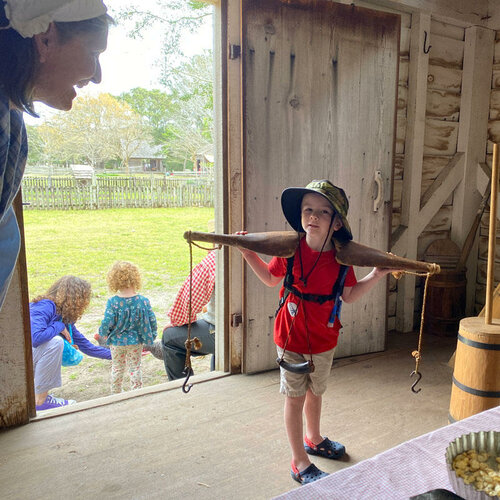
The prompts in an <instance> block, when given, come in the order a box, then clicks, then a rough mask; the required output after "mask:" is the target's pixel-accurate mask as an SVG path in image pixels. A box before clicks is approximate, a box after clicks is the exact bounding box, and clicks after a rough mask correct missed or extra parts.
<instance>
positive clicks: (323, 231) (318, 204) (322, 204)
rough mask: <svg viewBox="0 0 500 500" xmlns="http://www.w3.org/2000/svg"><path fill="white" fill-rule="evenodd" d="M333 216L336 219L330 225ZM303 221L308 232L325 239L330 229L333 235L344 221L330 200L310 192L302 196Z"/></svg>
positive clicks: (303, 225) (310, 234)
mask: <svg viewBox="0 0 500 500" xmlns="http://www.w3.org/2000/svg"><path fill="white" fill-rule="evenodd" d="M332 217H334V220H333V223H332V226H331V227H330V222H331V220H332ZM301 222H302V227H303V228H304V231H305V232H306V234H308V235H309V236H316V237H318V238H321V239H323V240H324V239H326V237H327V235H328V232H329V230H330V235H329V236H330V237H331V235H332V234H333V232H334V231H338V230H339V229H340V228H341V227H342V221H341V219H340V217H339V216H338V215H337V214H336V213H335V210H334V209H333V207H332V205H331V204H330V202H329V201H328V200H327V199H326V198H325V197H324V196H321V195H320V194H316V193H308V194H306V195H305V196H304V198H302V207H301Z"/></svg>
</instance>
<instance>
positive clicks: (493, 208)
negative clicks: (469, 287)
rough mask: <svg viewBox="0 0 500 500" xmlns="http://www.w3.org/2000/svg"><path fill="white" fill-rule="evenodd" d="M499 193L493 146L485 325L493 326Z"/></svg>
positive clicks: (496, 146)
mask: <svg viewBox="0 0 500 500" xmlns="http://www.w3.org/2000/svg"><path fill="white" fill-rule="evenodd" d="M497 193H498V144H496V143H495V144H493V164H492V171H491V196H490V232H489V240H488V273H487V276H486V314H485V323H486V324H487V325H491V312H492V308H493V284H494V282H495V246H496V245H495V243H496V236H497Z"/></svg>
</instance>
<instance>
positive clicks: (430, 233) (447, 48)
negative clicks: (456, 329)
mask: <svg viewBox="0 0 500 500" xmlns="http://www.w3.org/2000/svg"><path fill="white" fill-rule="evenodd" d="M401 16H402V18H401V46H400V66H399V85H398V114H397V132H396V134H397V135H396V155H395V169H394V192H393V218H392V230H393V231H395V230H396V229H397V228H398V227H399V225H400V216H401V206H402V198H403V196H404V193H403V192H402V188H403V176H404V163H405V162H404V160H405V151H406V149H405V146H406V130H407V112H408V108H407V106H408V101H407V98H408V75H409V64H410V50H409V49H410V33H411V21H412V18H411V15H410V14H406V13H402V14H401ZM464 37H465V34H464V28H462V27H459V26H453V25H451V24H447V23H444V22H440V21H437V20H435V19H431V27H430V34H429V36H428V37H427V46H428V45H430V46H431V48H430V51H429V67H428V75H427V99H426V112H425V133H424V151H423V155H424V156H423V163H422V179H421V193H422V198H423V197H424V196H425V193H426V191H427V189H428V188H429V187H430V186H431V184H432V182H433V181H434V180H435V179H436V178H437V176H438V175H439V174H440V172H441V171H442V170H443V169H444V168H445V167H446V165H448V163H449V161H450V160H451V159H452V158H453V156H454V154H455V153H456V152H457V138H458V126H459V123H458V121H459V116H460V90H461V83H462V63H463V54H464ZM452 204H453V198H452V196H450V197H449V199H448V200H447V201H446V202H445V204H444V205H443V206H442V207H441V209H440V210H439V211H438V212H437V213H436V215H435V216H434V217H433V218H432V220H431V221H430V223H429V224H428V225H427V226H426V227H425V229H424V231H423V232H422V234H421V235H420V236H419V238H418V249H417V258H418V259H419V260H423V258H424V253H425V250H426V248H427V247H428V245H429V244H430V243H431V242H432V241H434V240H435V239H439V238H446V237H449V234H450V229H451V215H452V214H451V211H452ZM397 285H398V283H397V282H396V281H395V280H394V279H393V278H391V285H390V293H389V308H388V316H389V321H388V328H389V330H390V329H394V328H395V326H396V298H397ZM416 285H417V288H418V287H419V286H420V281H419V280H417V281H416ZM419 297H420V293H419V292H418V290H417V292H416V294H415V298H416V300H415V323H417V321H418V319H419V318H420V313H419V311H420V308H421V301H420V300H419Z"/></svg>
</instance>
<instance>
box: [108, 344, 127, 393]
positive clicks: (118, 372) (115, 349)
mask: <svg viewBox="0 0 500 500" xmlns="http://www.w3.org/2000/svg"><path fill="white" fill-rule="evenodd" d="M123 347H125V346H118V345H110V346H109V348H110V350H111V393H112V394H117V393H120V392H122V384H123V374H124V373H125V365H126V356H127V351H126V350H125V349H123Z"/></svg>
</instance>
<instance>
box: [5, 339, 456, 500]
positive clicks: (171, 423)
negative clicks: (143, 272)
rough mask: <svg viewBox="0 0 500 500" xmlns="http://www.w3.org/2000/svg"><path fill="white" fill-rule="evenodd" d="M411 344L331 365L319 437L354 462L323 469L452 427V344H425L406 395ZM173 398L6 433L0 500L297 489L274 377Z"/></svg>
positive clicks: (207, 386)
mask: <svg viewBox="0 0 500 500" xmlns="http://www.w3.org/2000/svg"><path fill="white" fill-rule="evenodd" d="M416 342H417V334H411V335H401V334H400V335H397V336H396V335H391V336H390V337H389V343H388V350H387V351H386V352H384V353H377V354H371V355H365V356H357V357H353V358H346V359H341V360H338V361H335V362H334V366H333V369H332V374H331V380H330V383H329V388H328V391H327V393H326V395H325V397H324V403H323V420H322V422H323V426H322V427H323V433H324V434H325V435H328V436H329V437H330V438H335V439H336V440H338V441H341V442H342V443H344V444H345V445H346V448H347V451H348V453H349V456H348V457H346V459H345V460H343V461H332V460H326V459H322V458H317V459H316V460H315V463H316V464H317V465H318V466H319V467H320V468H321V469H323V470H326V471H328V472H334V471H336V470H339V469H340V468H343V467H348V466H349V465H352V464H354V463H357V462H359V461H360V460H363V459H365V458H369V457H371V456H373V455H375V454H377V453H379V452H381V451H384V450H386V449H388V448H390V447H393V446H395V445H397V444H399V443H401V442H403V441H406V440H408V439H410V438H413V437H415V436H418V435H420V434H423V433H426V432H428V431H431V430H433V429H436V428H438V427H441V426H443V425H446V424H447V416H448V407H449V398H450V391H451V376H452V370H451V369H450V368H449V367H448V365H447V362H448V360H449V358H450V355H451V354H452V352H453V350H454V348H455V344H456V341H455V340H453V339H446V338H439V337H428V338H426V339H425V341H424V345H423V359H422V362H421V372H422V374H423V378H422V381H421V383H420V387H421V388H422V391H421V392H420V393H419V394H413V393H412V392H411V391H410V385H411V382H412V379H410V377H409V374H410V372H411V371H412V370H413V369H414V361H413V358H412V357H411V351H412V350H413V349H414V348H415V347H416ZM195 381H196V378H195ZM169 387H171V385H169V384H163V386H162V387H157V388H156V390H157V391H158V392H154V393H151V394H148V393H147V391H145V392H146V393H145V394H143V395H140V396H138V397H134V398H130V399H123V398H121V399H122V400H114V401H113V402H112V403H111V404H107V403H108V402H109V400H107V399H106V398H105V399H104V401H101V403H100V404H101V405H102V406H98V407H94V408H89V409H87V408H88V407H89V406H91V405H90V404H89V403H88V402H87V403H80V404H79V405H77V406H78V407H79V408H74V409H77V410H81V411H76V412H73V413H68V414H63V415H60V416H57V417H54V418H45V419H40V420H37V421H34V422H32V423H30V424H29V425H26V426H23V427H19V428H16V429H12V430H8V431H3V432H2V433H0V498H2V499H3V500H6V499H16V500H17V499H35V498H36V499H51V500H52V499H58V498H65V499H67V498H69V499H71V500H75V499H80V498H81V499H87V498H88V499H101V498H103V499H156V498H158V499H160V498H161V499H183V500H186V499H194V498H202V499H217V500H221V499H233V498H234V499H252V500H253V499H269V498H272V497H273V496H275V495H278V494H280V493H283V492H285V491H288V490H290V489H292V488H295V487H300V486H298V485H297V483H295V482H294V481H292V479H291V478H290V474H289V469H290V456H289V451H288V444H287V440H286V436H285V432H284V429H283V425H282V405H283V397H282V396H281V395H280V394H278V372H277V371H271V372H267V373H262V374H258V375H234V376H227V377H223V378H218V379H216V380H210V381H206V382H205V381H204V382H202V383H197V384H196V385H194V386H193V388H192V390H191V392H190V393H189V394H184V393H183V392H182V391H181V390H180V389H179V387H178V386H176V387H175V389H173V390H163V389H166V388H169ZM160 389H161V390H160ZM119 399H120V398H119ZM443 453H444V450H443Z"/></svg>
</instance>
